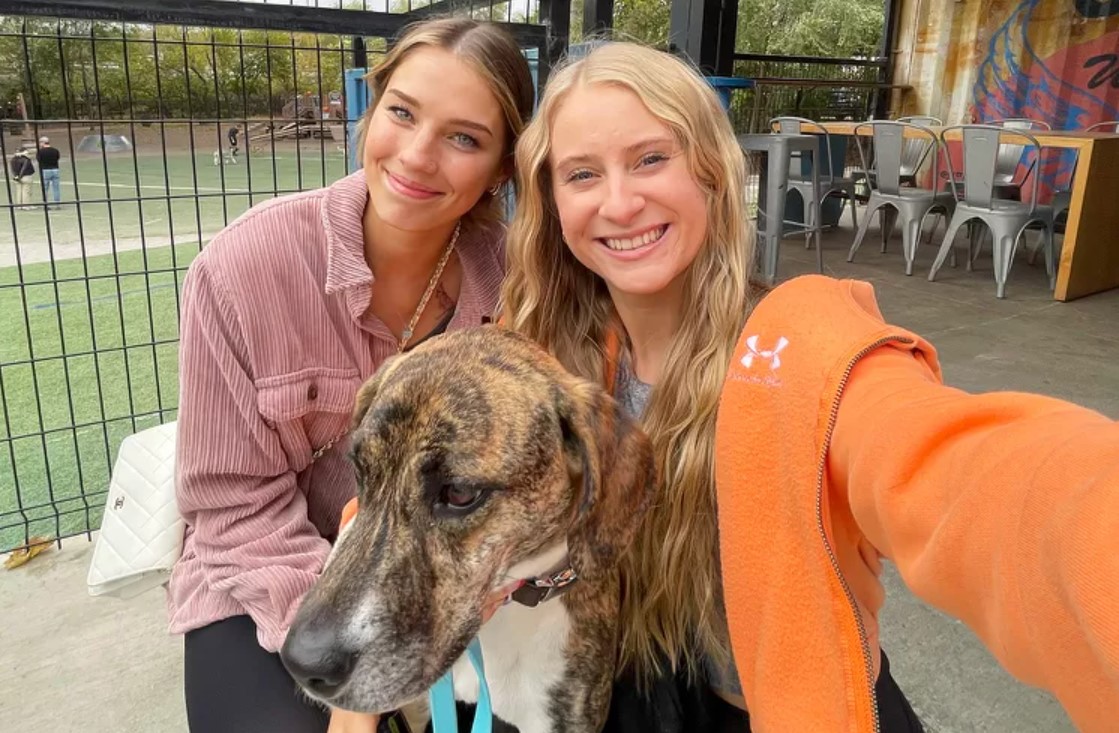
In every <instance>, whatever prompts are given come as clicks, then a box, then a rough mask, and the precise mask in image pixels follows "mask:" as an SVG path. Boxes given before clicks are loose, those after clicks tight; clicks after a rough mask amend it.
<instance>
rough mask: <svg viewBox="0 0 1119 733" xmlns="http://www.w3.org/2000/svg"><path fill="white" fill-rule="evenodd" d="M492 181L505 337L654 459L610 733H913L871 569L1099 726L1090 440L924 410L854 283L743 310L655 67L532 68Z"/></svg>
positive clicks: (904, 348) (960, 408) (707, 104)
mask: <svg viewBox="0 0 1119 733" xmlns="http://www.w3.org/2000/svg"><path fill="white" fill-rule="evenodd" d="M517 176H518V179H519V200H518V207H517V212H516V215H515V217H514V220H513V222H512V224H511V227H510V232H509V238H508V246H507V253H508V258H509V260H508V273H507V279H506V283H505V286H504V289H503V293H502V306H503V307H502V312H503V317H504V319H505V323H506V324H507V325H508V326H509V327H511V328H513V329H516V330H518V331H521V332H523V333H525V334H527V335H529V336H531V337H532V338H534V339H536V340H537V341H539V342H540V343H542V344H543V345H545V346H546V347H547V348H548V349H550V350H551V351H552V352H553V353H555V354H556V355H557V357H558V358H559V359H560V360H561V361H562V362H563V363H564V364H565V365H566V366H567V367H568V368H569V369H570V370H572V371H573V372H575V373H577V374H579V375H582V376H584V377H586V378H590V379H597V380H605V383H606V384H607V385H608V386H609V387H611V388H612V389H613V391H614V394H615V395H616V397H617V398H618V400H619V401H620V402H621V403H622V405H623V406H624V407H626V408H627V409H629V410H631V411H632V412H633V413H635V414H638V415H640V416H641V419H642V421H643V424H644V427H645V429H646V430H647V431H648V433H649V435H650V437H651V439H652V441H653V445H654V450H655V454H656V464H657V469H658V473H659V480H658V487H657V490H658V500H657V502H656V505H655V506H654V508H653V510H652V511H651V512H650V515H649V519H648V521H647V523H646V524H645V526H644V528H643V530H642V533H641V535H640V537H639V539H638V541H637V543H636V547H635V550H634V551H633V552H632V553H631V555H630V557H629V559H628V561H627V562H626V564H625V566H624V567H623V573H622V575H623V582H624V599H623V618H622V641H621V649H620V660H621V663H622V669H623V670H624V672H623V681H622V682H621V683H620V684H619V686H618V688H617V689H616V692H615V703H614V707H613V710H612V713H611V720H610V722H609V724H608V726H607V730H633V731H637V730H643V729H645V730H652V729H655V730H658V731H666V730H669V731H670V730H673V729H676V730H681V731H683V730H687V731H695V730H704V729H717V730H727V731H730V730H738V731H743V730H749V729H750V726H751V724H753V726H754V728H755V729H756V730H766V731H840V730H844V731H848V730H850V731H856V730H857V731H876V732H877V731H883V730H884V731H916V730H920V723H919V722H918V721H917V719H916V716H915V715H914V714H913V712H912V710H911V709H910V707H909V705H908V703H907V702H906V701H905V698H904V696H903V695H902V693H901V691H900V690H899V689H898V688H897V686H896V685H895V684H894V683H893V681H892V679H891V678H890V674H889V666H888V662H887V660H886V658H885V656H884V655H883V654H882V653H881V650H880V648H879V645H878V639H877V621H876V619H877V612H878V610H879V608H880V607H881V605H882V602H883V593H882V587H881V584H880V582H879V578H878V576H879V573H880V570H881V564H880V562H881V559H882V558H889V559H891V560H893V561H894V562H895V563H896V564H897V565H898V567H899V569H900V571H901V574H902V576H903V578H904V579H905V581H906V582H907V583H908V584H909V585H910V586H911V587H912V588H913V590H914V591H915V592H916V593H917V594H918V595H920V596H921V597H922V598H924V599H926V600H927V601H929V602H931V603H933V604H934V605H936V606H938V607H940V608H941V609H943V610H945V611H947V612H948V613H951V614H953V615H955V616H956V617H958V618H961V619H962V620H964V621H966V622H967V623H969V625H970V626H971V627H972V628H973V629H974V630H975V631H976V633H977V634H978V635H979V636H980V637H981V638H982V639H983V640H984V641H985V642H986V643H987V645H988V646H989V647H990V648H991V649H992V651H993V652H994V653H995V655H996V656H997V657H998V658H999V660H1000V661H1001V662H1002V663H1003V664H1004V665H1005V666H1006V667H1007V668H1008V669H1009V670H1010V671H1011V672H1013V673H1015V674H1017V675H1018V676H1019V677H1021V678H1023V679H1025V680H1026V681H1028V682H1030V683H1033V684H1036V685H1040V686H1044V687H1046V688H1048V689H1049V690H1051V691H1052V692H1054V694H1056V696H1057V697H1058V699H1060V700H1061V702H1062V703H1063V704H1064V705H1065V707H1066V708H1067V709H1068V710H1069V713H1070V715H1071V716H1072V718H1073V720H1074V721H1075V722H1077V723H1078V724H1079V725H1081V726H1084V727H1085V728H1086V729H1087V730H1104V729H1106V727H1107V726H1109V725H1111V724H1112V721H1113V713H1114V710H1115V709H1119V689H1117V684H1116V680H1117V679H1119V668H1117V665H1119V661H1117V660H1119V614H1117V613H1116V611H1117V610H1119V609H1117V604H1116V602H1115V600H1114V599H1115V594H1114V590H1113V589H1114V588H1115V587H1116V586H1117V585H1119V563H1117V562H1116V560H1115V557H1116V553H1115V549H1116V546H1115V540H1114V532H1113V531H1111V530H1109V528H1108V526H1107V524H1108V522H1109V521H1112V520H1108V519H1105V517H1108V516H1110V517H1115V516H1119V492H1117V491H1115V488H1116V485H1117V484H1119V427H1117V426H1116V424H1115V423H1114V422H1112V421H1110V420H1107V419H1106V418H1104V417H1103V416H1101V415H1099V414H1097V413H1094V412H1092V411H1090V410H1086V409H1083V408H1079V407H1076V406H1073V405H1068V404H1066V403H1061V402H1058V401H1055V400H1050V399H1047V398H1043V397H1038V396H1030V395H1008V394H990V395H968V394H964V393H962V392H959V391H957V390H954V389H950V388H948V387H945V386H944V385H943V384H941V382H940V373H939V368H938V366H937V363H936V357H935V351H934V350H933V348H932V347H931V346H930V345H929V344H928V343H927V342H925V341H924V340H923V339H921V338H920V337H918V336H916V335H914V334H911V333H908V332H906V331H904V330H903V329H899V328H896V327H893V326H890V325H888V324H887V323H885V322H884V321H883V320H882V317H881V315H880V314H879V312H878V309H877V306H876V304H875V302H874V296H873V291H872V290H871V288H870V286H869V285H867V284H865V283H859V282H854V281H837V280H832V279H830V278H824V277H819V276H811V277H805V278H798V279H795V280H793V281H791V282H789V283H786V284H784V285H782V286H780V287H777V288H776V289H774V290H773V291H772V292H767V291H766V289H764V288H761V287H758V286H756V285H754V284H752V283H751V282H750V280H749V279H748V274H749V273H750V272H751V270H752V265H753V237H752V233H751V230H750V226H749V223H748V220H747V215H746V208H745V201H746V186H745V171H744V164H743V158H742V154H741V152H740V150H739V148H738V146H737V144H736V142H735V138H734V135H733V132H732V129H731V126H730V123H729V120H728V119H727V115H726V114H725V112H724V111H723V109H722V107H721V105H720V103H719V101H718V99H717V97H716V95H715V93H714V92H713V90H712V89H711V88H710V87H709V86H708V85H707V84H706V83H705V81H704V80H703V78H702V77H701V76H700V75H699V74H698V73H697V72H696V71H695V70H694V69H692V68H691V67H689V66H687V65H686V64H685V63H683V62H682V61H680V60H678V59H676V58H674V57H671V56H669V55H667V54H663V53H660V52H657V51H653V50H651V49H647V48H643V47H641V46H637V45H633V44H628V43H609V44H605V45H603V46H601V47H599V48H597V49H595V50H594V51H592V52H591V53H590V54H589V55H588V56H586V57H585V58H583V59H581V60H578V61H575V62H573V63H571V64H569V65H567V66H566V67H564V68H562V69H559V70H557V71H556V72H555V73H554V74H553V75H552V77H551V79H550V81H549V83H548V85H547V88H546V90H545V93H544V95H543V98H542V100H541V103H540V107H539V110H538V112H537V115H536V117H535V118H534V120H533V122H532V123H531V124H530V125H529V126H528V127H527V128H526V130H525V132H524V134H523V135H522V137H521V140H520V141H519V143H518V145H517ZM1054 665H1058V666H1059V668H1060V671H1059V672H1054V671H1053V670H1054ZM674 674H675V675H676V680H677V681H678V682H679V684H674V683H673V681H672V679H671V678H672V676H673V675H674ZM632 681H635V682H636V687H634V685H633V684H631V682H632ZM635 689H636V690H638V691H643V692H639V694H634V692H633V691H634V690H635ZM707 689H712V690H713V691H714V692H715V696H713V697H712V696H706V692H705V691H706V690H707ZM666 697H667V698H668V699H667V700H666ZM639 709H643V710H644V711H645V712H644V715H645V716H646V719H645V720H642V719H641V715H639V714H638V713H636V712H635V711H637V710H639ZM747 711H748V715H747ZM1109 711H1110V712H1109ZM673 716H676V719H675V720H669V718H672V717H673ZM654 725H655V726H656V727H655V728H654V727H653V726H654Z"/></svg>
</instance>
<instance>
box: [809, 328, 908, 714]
mask: <svg viewBox="0 0 1119 733" xmlns="http://www.w3.org/2000/svg"><path fill="white" fill-rule="evenodd" d="M891 342H898V343H903V344H912V343H913V339H909V338H905V337H903V336H887V337H885V338H881V339H878V340H877V341H875V342H874V343H872V344H870V345H869V346H866V347H864V348H863V349H862V350H861V351H859V352H858V353H857V354H855V356H854V357H853V358H852V359H851V360H850V361H849V362H848V363H847V368H846V369H845V370H844V372H843V377H842V378H841V379H840V381H839V387H838V388H837V390H836V393H835V398H834V399H833V400H832V403H831V411H830V413H829V414H828V424H827V429H826V431H825V432H824V445H823V451H822V452H821V455H820V464H819V466H818V467H817V470H816V528H817V530H818V531H819V533H820V539H821V540H823V542H824V548H825V549H826V550H827V551H828V559H829V560H830V561H831V567H832V570H833V571H835V575H836V577H837V578H839V584H840V585H841V586H842V587H843V594H844V595H845V596H847V604H848V605H849V606H850V607H851V613H853V614H854V615H855V625H856V626H857V627H858V630H859V643H860V644H861V645H862V650H863V665H864V666H865V668H866V678H867V683H868V687H869V689H868V690H867V693H868V695H869V697H870V711H871V714H872V715H873V716H874V717H873V719H874V733H881V731H882V727H881V721H879V720H878V697H877V695H876V694H875V692H874V680H873V679H872V678H873V676H874V662H873V660H872V659H871V658H870V640H869V638H868V635H867V633H866V625H865V624H864V623H863V616H862V614H861V613H859V606H858V603H857V602H856V601H855V594H854V592H852V590H851V586H850V585H848V584H847V579H846V578H844V577H843V571H842V570H841V569H840V567H839V558H838V557H836V554H835V550H834V548H832V545H831V542H829V541H828V535H827V532H825V531H824V473H825V472H826V471H827V461H828V450H829V449H830V448H831V437H832V433H833V432H834V431H835V421H836V419H837V418H838V417H839V401H840V400H841V399H842V398H843V391H844V390H845V389H846V388H847V381H848V380H849V379H850V378H851V372H852V371H853V370H854V369H855V365H856V364H858V363H859V361H861V360H862V358H863V357H864V356H866V355H867V354H869V353H870V352H872V351H874V350H875V349H877V348H879V347H881V346H884V345H886V344H888V343H891Z"/></svg>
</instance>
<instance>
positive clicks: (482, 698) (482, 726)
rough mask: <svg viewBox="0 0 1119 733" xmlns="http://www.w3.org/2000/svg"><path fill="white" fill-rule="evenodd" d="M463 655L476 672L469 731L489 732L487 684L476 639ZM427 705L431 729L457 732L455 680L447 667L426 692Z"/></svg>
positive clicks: (438, 731)
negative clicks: (475, 686)
mask: <svg viewBox="0 0 1119 733" xmlns="http://www.w3.org/2000/svg"><path fill="white" fill-rule="evenodd" d="M466 656H467V657H468V658H469V659H470V664H472V665H473V666H474V671H475V673H477V675H478V682H479V687H478V707H477V710H475V712H474V727H473V728H471V729H470V730H471V733H493V708H492V707H491V705H490V688H489V685H487V684H486V668H485V667H484V666H482V645H481V644H479V643H478V640H477V639H474V640H473V641H471V642H470V646H468V647H467V648H466ZM427 698H428V702H429V703H430V705H431V725H432V729H433V730H434V731H435V733H458V713H457V711H456V710H455V684H454V681H453V680H452V677H451V670H449V669H448V670H447V673H446V674H445V675H443V676H442V677H440V678H439V680H438V681H437V682H436V683H435V684H434V685H432V686H431V690H429V691H428V693H427Z"/></svg>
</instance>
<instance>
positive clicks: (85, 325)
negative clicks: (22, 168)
mask: <svg viewBox="0 0 1119 733" xmlns="http://www.w3.org/2000/svg"><path fill="white" fill-rule="evenodd" d="M318 147H319V146H318V145H317V143H316V144H315V146H314V149H313V150H303V151H301V154H300V156H299V160H297V159H296V156H295V151H294V148H293V149H292V150H291V151H284V152H283V153H280V152H278V153H277V157H276V159H275V160H273V159H272V158H270V157H268V155H267V154H257V155H252V156H251V157H250V159H251V165H247V164H246V160H245V158H244V156H242V158H241V160H240V162H239V163H238V164H237V165H230V164H226V165H224V166H222V167H216V166H214V165H213V159H212V155H211V154H209V153H201V152H197V153H196V154H195V155H194V156H193V157H192V156H191V155H190V154H189V153H169V155H168V157H167V162H166V165H165V164H164V158H163V157H162V155H143V156H137V157H136V165H134V163H133V157H132V155H131V154H116V155H113V156H109V157H108V165H107V169H108V176H106V175H105V172H106V165H105V164H103V162H102V160H101V159H100V157H97V156H94V157H90V158H86V157H83V158H82V159H80V160H79V161H78V166H77V180H78V188H79V190H80V193H81V198H82V199H83V201H88V200H90V199H98V198H100V199H105V198H111V199H114V201H113V203H112V204H111V217H110V204H109V203H107V202H106V203H83V204H82V205H81V206H80V207H77V206H75V205H74V204H73V199H74V188H75V187H74V185H73V184H74V175H73V168H72V167H71V166H70V163H69V161H68V160H65V159H64V161H63V165H62V169H63V174H62V175H63V182H64V183H63V189H62V193H63V200H64V204H63V206H62V208H61V209H59V210H52V211H49V212H46V211H44V209H43V208H42V207H40V208H39V209H38V210H36V211H12V213H11V215H10V216H11V218H12V219H13V222H12V223H11V224H10V225H3V226H2V229H0V230H6V229H9V227H10V228H11V229H12V231H13V234H14V235H15V236H13V237H11V238H8V237H4V239H0V258H2V259H0V265H7V266H0V416H2V418H3V419H2V420H0V551H3V550H5V549H10V548H11V547H14V546H17V545H19V544H22V543H23V541H24V534H25V524H26V525H29V529H28V531H29V533H30V534H32V535H46V536H51V537H53V536H60V535H61V536H66V535H70V534H74V533H76V532H80V531H82V530H84V529H86V528H87V527H93V528H96V527H97V526H98V525H99V523H100V515H101V511H100V510H101V503H102V502H103V500H104V497H103V493H102V492H104V491H105V490H106V488H107V486H108V480H109V471H110V468H111V463H112V460H113V459H114V458H115V455H116V449H117V447H118V446H119V444H120V441H121V440H122V439H123V438H124V437H125V436H127V435H129V434H130V433H132V432H134V431H136V430H138V429H143V428H145V427H148V426H151V425H154V424H156V423H158V422H161V421H162V420H161V415H162V417H163V420H166V419H173V418H174V415H175V413H174V409H175V407H176V405H177V403H178V375H177V356H178V348H177V341H176V340H177V337H178V292H179V288H180V286H181V284H182V278H183V276H184V275H185V269H186V267H187V266H188V265H189V264H190V262H191V260H192V259H193V258H194V256H195V255H196V254H197V253H198V251H199V248H200V246H201V243H202V242H205V241H208V240H209V238H210V237H211V236H213V234H214V233H216V232H217V231H219V230H220V229H221V227H222V226H223V225H224V223H225V222H228V221H231V220H232V219H233V218H235V217H236V216H237V215H238V214H240V213H241V212H243V211H244V210H246V209H247V208H248V207H249V205H250V200H251V201H252V202H253V203H256V202H260V201H263V200H265V199H268V198H271V197H272V196H273V191H274V190H276V189H279V190H281V191H283V190H294V189H309V188H316V187H318V186H321V185H323V184H324V183H329V182H331V181H333V180H336V179H337V178H339V177H341V176H343V175H345V161H344V159H343V156H342V154H341V153H339V152H337V151H334V152H328V153H327V155H326V156H325V159H324V157H323V156H322V155H320V154H319V149H318ZM192 160H193V165H192ZM324 170H325V175H324ZM137 171H138V173H139V176H137V175H136V173H137ZM250 174H251V190H252V191H253V195H252V196H250V195H249V194H248V192H249V190H250V188H249V186H250V180H249V179H250ZM222 176H224V181H223V180H222ZM195 181H197V191H198V193H199V194H201V197H199V198H197V199H196V198H194V191H195V190H196V184H195ZM137 186H139V194H138V193H137ZM223 189H224V190H225V191H226V194H225V195H221V194H222V191H223ZM167 192H170V194H171V195H173V196H174V195H183V196H187V198H182V199H174V200H172V201H171V202H170V205H169V204H168V201H167V200H165V199H160V198H154V197H159V196H165V195H166V194H167ZM211 193H213V194H218V195H215V196H212V197H209V196H207V194H211ZM5 196H6V193H5ZM128 197H132V198H136V197H140V198H144V199H145V200H144V201H141V202H124V201H119V200H116V199H120V198H128ZM4 203H7V201H6V200H0V204H4ZM48 232H49V237H48ZM141 235H142V238H141ZM172 235H173V237H174V240H173V241H174V242H175V245H174V246H170V244H171V242H172ZM16 237H18V240H19V252H20V260H19V262H20V263H21V264H20V266H16V265H15V264H14V263H15V262H16V259H15V253H16V248H15V247H14V246H12V245H13V243H14V240H15V238H16ZM142 243H143V244H142ZM83 253H84V255H85V256H82V255H83ZM153 342H157V343H156V345H152V344H153ZM158 342H167V343H158ZM87 495H94V496H93V497H92V498H91V499H90V500H89V501H86V500H85V499H84V497H85V496H87ZM59 512H60V513H62V516H61V518H57V519H56V513H59Z"/></svg>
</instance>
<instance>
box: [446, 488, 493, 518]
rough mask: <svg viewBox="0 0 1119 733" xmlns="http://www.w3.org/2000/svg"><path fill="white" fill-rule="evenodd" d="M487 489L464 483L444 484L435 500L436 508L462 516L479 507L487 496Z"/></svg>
mask: <svg viewBox="0 0 1119 733" xmlns="http://www.w3.org/2000/svg"><path fill="white" fill-rule="evenodd" d="M487 493H488V492H487V491H486V489H484V488H482V487H478V486H469V485H462V484H443V486H442V487H441V488H440V489H439V496H438V498H437V499H436V500H435V508H436V510H442V511H444V512H446V513H447V514H450V515H458V516H461V515H463V514H468V513H470V512H472V511H474V510H475V509H477V508H478V507H479V506H481V504H482V500H483V499H485V498H486V495H487Z"/></svg>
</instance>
